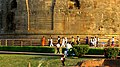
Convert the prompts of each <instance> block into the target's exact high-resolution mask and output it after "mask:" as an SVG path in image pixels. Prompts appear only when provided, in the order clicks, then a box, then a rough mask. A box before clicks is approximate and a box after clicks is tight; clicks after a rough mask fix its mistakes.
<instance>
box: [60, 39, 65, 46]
mask: <svg viewBox="0 0 120 67" xmlns="http://www.w3.org/2000/svg"><path fill="white" fill-rule="evenodd" d="M61 47H65V38H64V37H62V45H61Z"/></svg>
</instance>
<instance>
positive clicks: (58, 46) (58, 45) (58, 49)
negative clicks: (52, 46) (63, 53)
mask: <svg viewBox="0 0 120 67" xmlns="http://www.w3.org/2000/svg"><path fill="white" fill-rule="evenodd" d="M56 46H57V53H58V54H60V44H59V43H58V44H57V45H56Z"/></svg>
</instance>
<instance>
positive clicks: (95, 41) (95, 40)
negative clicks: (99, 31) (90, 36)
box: [94, 36, 97, 47]
mask: <svg viewBox="0 0 120 67" xmlns="http://www.w3.org/2000/svg"><path fill="white" fill-rule="evenodd" d="M96 44H97V38H96V36H95V38H94V46H95V47H96Z"/></svg>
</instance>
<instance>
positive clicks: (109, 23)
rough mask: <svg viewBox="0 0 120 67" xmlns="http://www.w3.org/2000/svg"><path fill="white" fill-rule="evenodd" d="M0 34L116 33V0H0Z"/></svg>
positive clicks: (119, 25)
mask: <svg viewBox="0 0 120 67" xmlns="http://www.w3.org/2000/svg"><path fill="white" fill-rule="evenodd" d="M0 30H1V31H0V33H1V34H31V33H32V34H50V35H52V34H68V35H72V34H74V35H81V34H82V35H84V34H85V35H86V34H89V35H97V34H100V35H101V34H103V35H104V34H105V35H113V34H116V35H119V34H120V1H119V0H0Z"/></svg>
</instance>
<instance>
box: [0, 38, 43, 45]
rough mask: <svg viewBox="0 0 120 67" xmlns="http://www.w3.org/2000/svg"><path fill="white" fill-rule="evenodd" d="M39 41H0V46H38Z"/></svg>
mask: <svg viewBox="0 0 120 67" xmlns="http://www.w3.org/2000/svg"><path fill="white" fill-rule="evenodd" d="M40 43H41V39H0V46H39V45H40Z"/></svg>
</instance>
